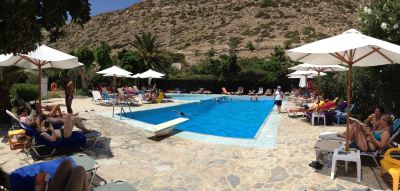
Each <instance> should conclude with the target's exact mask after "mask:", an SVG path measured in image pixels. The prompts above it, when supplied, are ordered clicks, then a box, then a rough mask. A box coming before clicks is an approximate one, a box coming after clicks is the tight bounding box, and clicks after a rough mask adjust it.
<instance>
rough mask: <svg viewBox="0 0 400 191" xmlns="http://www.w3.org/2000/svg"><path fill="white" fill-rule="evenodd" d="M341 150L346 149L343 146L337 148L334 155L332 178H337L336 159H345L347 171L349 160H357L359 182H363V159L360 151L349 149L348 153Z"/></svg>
mask: <svg viewBox="0 0 400 191" xmlns="http://www.w3.org/2000/svg"><path fill="white" fill-rule="evenodd" d="M339 151H344V150H343V149H341V148H338V149H335V152H334V153H333V157H332V169H331V179H332V180H333V179H334V178H335V171H336V161H338V160H341V161H345V169H346V173H347V165H348V164H347V163H348V162H349V161H351V162H355V163H356V164H357V182H359V183H360V182H361V159H360V151H359V150H355V151H349V152H347V153H340V154H339Z"/></svg>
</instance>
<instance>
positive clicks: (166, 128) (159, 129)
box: [150, 117, 189, 137]
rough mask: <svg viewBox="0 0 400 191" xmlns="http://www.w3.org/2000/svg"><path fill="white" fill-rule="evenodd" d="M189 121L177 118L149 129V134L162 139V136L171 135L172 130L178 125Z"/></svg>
mask: <svg viewBox="0 0 400 191" xmlns="http://www.w3.org/2000/svg"><path fill="white" fill-rule="evenodd" d="M187 120H189V119H187V118H183V117H180V118H177V119H173V120H171V121H167V122H164V123H161V124H158V125H154V126H153V127H152V128H151V130H150V131H151V132H153V133H154V134H156V136H157V137H162V136H166V135H168V134H170V133H171V131H172V130H174V129H175V128H176V126H178V125H179V124H181V123H183V122H185V121H187Z"/></svg>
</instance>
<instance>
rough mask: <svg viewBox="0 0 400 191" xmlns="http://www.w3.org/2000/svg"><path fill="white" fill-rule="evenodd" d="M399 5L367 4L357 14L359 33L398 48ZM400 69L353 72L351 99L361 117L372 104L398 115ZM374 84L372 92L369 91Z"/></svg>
mask: <svg viewBox="0 0 400 191" xmlns="http://www.w3.org/2000/svg"><path fill="white" fill-rule="evenodd" d="M399 10H400V3H399V1H387V0H375V1H370V3H368V4H366V5H365V6H364V7H362V10H361V11H360V15H359V17H360V24H361V28H362V32H363V33H364V34H366V35H369V36H372V37H375V38H378V39H382V40H385V41H388V42H391V43H394V44H397V45H400V35H399V34H400V27H399V24H400V23H399V20H400V12H399ZM399 73H400V65H398V64H392V65H385V66H376V67H368V68H356V69H355V71H354V75H353V76H354V77H353V79H354V86H353V97H352V99H353V100H354V102H355V103H356V104H357V106H356V107H355V110H356V112H358V113H359V114H360V115H361V116H362V117H365V116H366V115H367V113H368V112H371V106H372V105H374V104H379V105H382V106H383V107H384V108H385V109H386V110H387V111H389V112H393V113H395V114H396V115H397V116H398V115H400V99H398V97H399V96H400V87H399V86H396V85H394V84H397V83H399V82H400V75H398V74H399ZM371 84H373V88H371Z"/></svg>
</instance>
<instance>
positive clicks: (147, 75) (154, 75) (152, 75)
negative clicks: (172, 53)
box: [139, 69, 165, 86]
mask: <svg viewBox="0 0 400 191" xmlns="http://www.w3.org/2000/svg"><path fill="white" fill-rule="evenodd" d="M163 76H165V74H162V73H160V72H156V71H154V70H151V69H149V70H147V71H146V72H143V73H141V74H139V77H140V78H147V79H148V84H149V86H150V84H151V79H153V78H162V77H163Z"/></svg>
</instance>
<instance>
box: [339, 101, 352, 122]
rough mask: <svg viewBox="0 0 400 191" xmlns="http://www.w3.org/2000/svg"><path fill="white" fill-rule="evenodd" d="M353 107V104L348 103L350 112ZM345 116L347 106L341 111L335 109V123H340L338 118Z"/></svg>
mask: <svg viewBox="0 0 400 191" xmlns="http://www.w3.org/2000/svg"><path fill="white" fill-rule="evenodd" d="M353 108H354V104H350V112H351V110H353ZM346 117H347V108H346V109H345V110H344V111H343V112H341V111H336V119H337V124H338V125H340V120H342V118H346Z"/></svg>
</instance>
